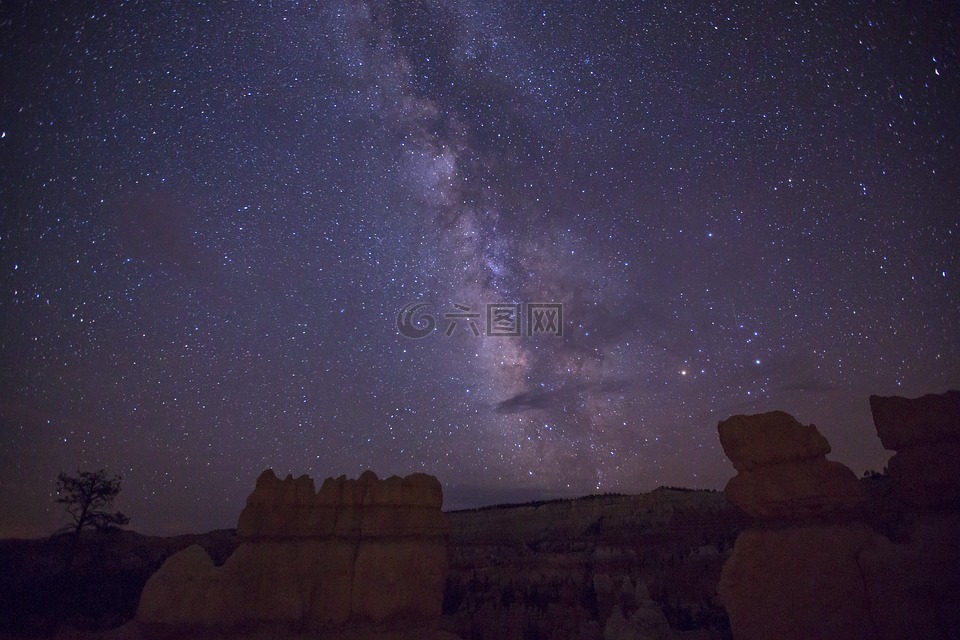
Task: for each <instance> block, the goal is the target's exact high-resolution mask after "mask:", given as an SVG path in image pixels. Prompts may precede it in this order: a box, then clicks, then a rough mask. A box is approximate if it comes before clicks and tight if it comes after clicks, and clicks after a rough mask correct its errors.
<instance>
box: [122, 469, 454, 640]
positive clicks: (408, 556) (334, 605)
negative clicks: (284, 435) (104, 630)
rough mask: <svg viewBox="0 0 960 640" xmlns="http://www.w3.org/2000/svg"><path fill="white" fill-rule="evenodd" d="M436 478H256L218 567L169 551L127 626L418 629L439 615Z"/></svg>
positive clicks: (189, 553)
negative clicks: (237, 540)
mask: <svg viewBox="0 0 960 640" xmlns="http://www.w3.org/2000/svg"><path fill="white" fill-rule="evenodd" d="M442 502H443V494H442V489H441V487H440V483H439V482H438V481H437V480H436V478H434V477H432V476H428V475H424V474H414V475H411V476H407V477H406V478H398V477H391V478H388V479H386V480H378V479H377V477H376V475H374V474H373V473H372V472H369V471H368V472H366V473H364V474H363V475H361V476H360V478H358V479H356V480H348V479H346V478H345V477H340V478H337V479H333V478H328V479H327V480H325V481H324V483H323V486H322V487H321V488H320V491H318V492H317V491H315V490H314V484H313V480H311V479H310V478H309V477H307V476H301V477H300V478H297V479H294V478H292V477H290V476H288V477H287V478H286V479H285V480H280V479H278V478H277V477H276V476H275V475H274V473H273V471H269V470H268V471H264V472H263V474H261V476H260V477H259V478H258V479H257V486H256V489H254V491H253V493H252V494H250V496H249V497H248V498H247V505H246V507H245V508H244V510H243V512H242V513H241V514H240V521H239V523H238V525H237V532H238V533H239V535H240V536H241V537H243V538H244V542H243V543H242V544H241V545H240V546H239V547H238V548H237V550H236V551H235V552H234V553H233V555H232V556H230V558H228V559H227V561H226V562H225V563H224V565H223V566H222V567H215V566H214V565H213V562H212V561H211V560H210V558H209V556H207V554H206V552H205V551H204V550H203V549H201V548H200V547H197V546H194V547H191V548H189V549H186V550H184V551H183V552H181V553H178V554H176V555H174V556H171V557H170V558H169V559H168V560H167V562H165V563H164V565H163V566H162V567H161V568H160V570H159V571H158V572H157V573H156V574H154V575H153V576H152V577H151V578H150V580H149V581H148V582H147V584H146V586H145V587H144V590H143V595H142V596H141V599H140V606H139V609H138V611H137V620H138V621H139V622H141V623H147V624H160V625H167V626H173V627H183V628H198V627H201V628H202V627H215V628H216V629H229V628H248V627H250V626H257V625H279V626H281V627H287V628H295V629H311V628H330V627H337V626H342V625H347V624H350V625H356V624H376V625H384V624H386V625H389V624H392V623H394V622H396V623H397V624H401V625H410V624H414V625H422V624H428V623H430V622H432V621H436V620H438V619H439V617H440V612H441V606H442V598H443V584H444V580H445V579H446V572H447V535H448V527H447V522H446V517H445V516H444V514H443V513H442V512H441V511H440V507H441V505H442Z"/></svg>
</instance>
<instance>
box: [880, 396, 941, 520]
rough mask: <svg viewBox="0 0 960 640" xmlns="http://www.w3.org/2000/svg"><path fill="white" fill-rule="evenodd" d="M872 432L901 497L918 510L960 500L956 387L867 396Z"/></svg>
mask: <svg viewBox="0 0 960 640" xmlns="http://www.w3.org/2000/svg"><path fill="white" fill-rule="evenodd" d="M870 410H871V411H872V412H873V422H874V424H875V425H876V427H877V435H879V436H880V442H881V443H882V444H883V447H884V448H885V449H891V450H893V451H896V454H895V455H894V456H893V457H892V458H890V462H889V463H888V466H889V469H890V475H891V477H892V478H893V480H894V485H895V487H896V489H897V491H898V492H899V493H900V495H901V497H902V498H903V500H904V501H905V502H907V503H908V504H910V505H912V506H914V507H918V508H929V507H936V506H940V505H954V506H955V505H957V504H958V503H960V391H948V392H946V393H943V394H929V395H925V396H923V397H922V398H916V399H914V400H911V399H908V398H901V397H899V396H890V397H881V396H870Z"/></svg>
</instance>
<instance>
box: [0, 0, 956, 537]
mask: <svg viewBox="0 0 960 640" xmlns="http://www.w3.org/2000/svg"><path fill="white" fill-rule="evenodd" d="M841 4H842V6H840V5H841ZM708 5H709V6H708ZM958 53H960V5H958V3H956V2H954V1H952V0H951V1H943V2H929V3H927V2H925V3H918V2H882V3H881V2H850V3H826V2H821V3H817V2H807V1H800V2H796V3H786V2H784V3H766V2H752V3H731V2H718V3H701V2H690V3H688V2H661V3H648V2H619V3H614V2H609V3H607V2H604V3H600V2H596V3H595V2H556V1H554V2H536V1H534V2H530V1H526V0H525V1H524V2H511V3H502V2H495V1H488V0H474V1H470V0H462V1H459V0H454V1H452V2H441V1H439V0H435V1H429V2H416V1H412V0H409V1H404V2H383V3H380V2H370V3H364V2H352V1H348V2H334V1H326V0H324V1H323V2H317V3H312V2H290V1H281V0H276V1H274V2H259V3H252V2H244V3H240V2H237V3H187V2H162V1H156V0H150V1H144V2H110V3H103V2H91V3H87V2H84V3H52V2H47V1H42V2H28V3H22V2H18V3H11V2H4V3H2V5H0V161H2V167H0V207H2V209H0V216H2V217H0V234H2V235H0V362H2V363H3V364H2V369H0V372H2V375H0V536H4V535H7V536H9V535H39V534H44V533H49V532H50V531H52V530H53V529H55V528H56V527H57V526H59V525H61V524H64V523H65V521H66V520H65V517H66V516H65V514H63V513H62V511H61V509H60V505H56V504H55V503H54V502H53V498H54V491H55V481H56V476H57V473H58V472H59V471H60V470H67V471H72V470H76V469H77V468H80V469H90V470H93V469H98V468H101V467H105V468H106V469H107V470H108V471H109V472H112V473H118V474H121V475H122V476H123V491H122V493H121V495H120V498H119V499H118V501H117V504H116V506H117V507H118V508H120V509H122V510H123V511H124V512H125V513H126V514H127V515H129V516H130V518H131V525H130V526H131V528H134V529H136V530H139V531H142V532H147V533H172V532H186V531H205V530H208V529H211V528H217V527H229V526H233V525H234V524H235V522H236V518H237V515H238V514H239V512H240V509H241V508H242V506H243V502H244V499H245V497H246V496H247V494H248V493H249V492H250V491H251V490H252V488H253V484H254V480H255V478H256V476H257V475H258V474H259V473H260V471H262V470H263V469H264V468H266V467H272V468H274V469H275V470H276V471H277V472H278V473H279V474H286V473H293V474H294V475H300V474H302V473H308V474H310V475H311V476H313V477H314V478H315V479H318V480H319V479H322V478H324V477H327V476H336V475H340V474H346V475H348V476H350V477H356V476H357V475H359V474H360V473H361V472H362V471H363V470H365V469H368V468H369V469H373V470H374V471H375V472H377V474H378V475H380V476H381V477H386V476H388V475H391V474H399V475H405V474H408V473H411V472H414V471H424V472H427V473H431V474H434V475H436V476H437V477H438V478H439V479H440V480H441V482H442V483H443V484H444V491H445V506H446V507H447V508H458V507H466V506H477V505H482V504H491V503H501V502H509V501H521V500H527V499H533V498H548V497H561V496H575V495H584V494H590V493H601V492H639V491H647V490H651V489H653V488H655V487H657V486H659V485H682V486H688V487H698V488H713V489H720V488H722V487H723V485H724V483H725V482H726V480H727V479H728V478H729V477H731V476H732V475H733V473H734V471H733V468H732V466H731V465H730V463H729V461H728V460H727V459H726V458H725V456H724V455H723V452H722V450H721V448H720V445H719V441H718V438H717V432H716V424H717V421H718V420H721V419H724V418H726V417H728V416H730V415H732V414H736V413H757V412H760V411H768V410H773V409H783V410H785V411H789V412H790V413H792V414H794V415H795V416H796V417H797V418H798V419H799V420H801V421H802V422H804V423H805V424H806V423H811V422H813V423H815V424H816V425H817V426H818V428H819V429H820V431H821V432H822V433H823V434H824V435H826V436H827V438H828V439H829V440H830V442H831V444H832V445H833V453H832V454H831V456H830V457H831V458H832V459H835V460H840V461H842V462H844V463H846V464H848V465H849V466H850V467H851V468H852V469H853V470H854V471H855V472H856V473H857V474H860V473H861V472H862V471H864V470H865V469H867V468H873V469H880V468H882V467H883V465H884V464H885V462H886V460H887V458H888V456H889V452H885V451H884V450H883V449H882V448H881V447H880V444H879V441H878V440H877V438H876V435H875V431H874V427H873V423H872V420H871V417H870V411H869V405H868V396H869V395H870V394H871V393H877V394H882V395H883V394H886V395H889V394H897V395H906V396H911V397H912V396H917V395H922V394H924V393H928V392H942V391H945V390H947V389H949V388H952V387H957V386H958V385H960V344H958V343H960V330H958V327H960V287H958V274H960V55H958ZM413 303H424V304H426V305H428V306H422V307H419V308H417V310H416V312H415V313H414V314H413V316H412V317H411V318H410V323H409V325H407V326H408V327H412V328H413V329H417V328H422V329H425V328H427V326H428V323H429V319H428V318H427V317H426V316H431V317H433V318H434V322H435V324H436V327H435V328H434V330H433V331H432V332H430V333H429V334H427V335H426V336H424V337H422V338H408V337H405V336H403V335H401V333H400V331H399V330H398V315H400V318H399V319H400V320H401V321H403V319H404V316H403V315H402V314H401V310H403V309H404V307H405V306H406V305H410V304H413ZM494 303H510V304H518V303H519V304H520V305H521V307H520V311H521V315H522V322H521V323H520V327H519V328H520V329H521V335H520V336H518V337H512V336H503V335H489V334H488V331H487V326H486V313H487V305H488V304H494ZM532 303H555V304H562V305H563V307H562V310H563V311H562V313H563V317H562V324H561V325H560V326H561V327H562V336H557V335H553V334H552V333H551V332H550V331H546V332H533V331H530V328H531V326H532V325H528V323H527V312H528V308H535V307H529V305H530V304H532ZM456 305H460V306H459V307H458V306H456ZM465 307H466V308H468V309H464V308H465ZM450 313H479V314H481V316H480V317H479V318H478V319H477V320H476V321H475V324H476V326H477V329H478V333H479V334H480V335H475V334H474V332H473V330H472V329H471V327H470V326H469V321H470V319H458V320H457V321H456V322H457V324H456V325H454V326H453V332H452V334H451V335H449V336H448V335H446V330H447V328H448V326H449V324H450V321H449V320H448V319H446V318H445V317H444V316H445V315H446V314H450ZM401 323H402V322H401ZM494 329H496V326H494ZM530 334H533V335H530Z"/></svg>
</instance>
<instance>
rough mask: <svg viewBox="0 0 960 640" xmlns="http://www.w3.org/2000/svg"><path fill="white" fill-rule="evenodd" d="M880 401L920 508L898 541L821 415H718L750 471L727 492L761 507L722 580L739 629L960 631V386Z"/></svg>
mask: <svg viewBox="0 0 960 640" xmlns="http://www.w3.org/2000/svg"><path fill="white" fill-rule="evenodd" d="M870 404H871V408H872V409H873V415H874V420H875V422H876V426H877V431H878V433H879V435H880V437H881V441H882V442H883V444H884V446H886V447H887V448H893V449H895V450H896V451H897V454H896V455H895V456H894V457H893V458H892V459H891V461H890V465H889V466H890V472H891V476H892V481H893V484H894V488H895V490H896V492H897V493H898V494H899V495H901V496H902V497H903V500H904V502H905V503H906V504H907V505H908V508H909V511H904V513H903V518H904V521H905V522H907V523H908V526H907V532H906V536H905V538H904V539H899V538H898V539H897V541H896V542H895V541H894V540H891V539H889V538H887V537H885V536H884V535H882V534H881V533H879V532H878V531H876V530H874V529H872V528H870V527H869V526H867V525H866V524H865V522H863V521H862V518H861V517H860V515H861V514H860V513H859V512H858V509H859V505H860V504H861V502H862V499H863V496H862V493H861V492H860V488H859V484H858V482H857V480H856V479H855V477H854V476H853V473H852V472H851V471H850V470H849V469H847V468H846V467H844V466H843V465H840V464H839V463H836V462H830V461H828V460H826V458H825V457H824V455H825V454H826V453H828V452H829V451H830V447H829V444H828V443H827V442H826V440H825V439H824V438H823V437H822V436H821V435H820V434H819V433H818V432H817V431H816V428H815V427H813V426H812V425H811V426H809V427H804V426H803V425H801V424H800V423H798V422H797V421H796V420H794V419H793V418H792V417H791V416H789V415H788V414H786V413H783V412H772V413H767V414H761V415H756V416H734V417H732V418H730V419H729V420H726V421H724V422H721V423H720V424H719V425H718V430H719V432H720V441H721V444H722V445H723V449H724V452H725V453H726V454H727V456H728V457H729V458H730V459H731V461H732V462H733V465H734V467H735V468H736V469H737V471H738V472H739V473H738V474H737V476H735V477H734V478H732V479H731V480H730V482H729V483H728V485H727V488H726V494H727V497H728V499H729V500H730V501H731V502H732V503H733V504H735V505H737V506H738V507H740V508H741V509H743V510H744V511H745V512H747V513H748V514H749V515H750V516H752V517H753V518H754V522H753V524H752V525H751V526H750V527H749V528H748V529H747V530H745V531H744V532H742V533H741V534H740V536H739V537H738V538H737V542H736V544H735V546H734V552H733V554H732V555H731V557H730V558H729V560H728V561H727V563H726V564H725V565H724V567H723V572H722V575H721V578H720V584H719V585H718V591H719V594H720V597H721V599H722V600H723V602H724V605H725V606H726V608H727V613H728V614H729V617H730V623H731V627H732V629H733V632H734V637H736V638H738V640H744V639H750V638H779V639H791V638H798V639H799V638H821V639H828V638H838V639H839V638H884V639H889V640H893V639H902V638H938V639H944V640H946V639H947V638H953V637H956V633H957V630H958V629H960V515H958V513H957V510H956V508H957V504H958V496H960V480H958V478H960V475H958V472H960V467H958V461H960V450H958V449H957V447H958V446H960V392H956V391H952V392H948V393H946V394H943V395H940V396H924V397H923V398H919V399H916V400H907V399H905V398H878V397H876V396H874V397H871V398H870ZM898 508H900V509H902V506H901V507H898Z"/></svg>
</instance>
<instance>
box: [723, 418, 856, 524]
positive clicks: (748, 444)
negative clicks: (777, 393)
mask: <svg viewBox="0 0 960 640" xmlns="http://www.w3.org/2000/svg"><path fill="white" fill-rule="evenodd" d="M717 430H718V431H719V432H720V444H721V445H722V446H723V451H724V453H726V454H727V457H728V458H730V460H731V461H732V462H733V466H734V468H735V469H736V470H737V471H739V473H738V474H737V475H736V476H734V477H733V478H732V479H731V480H730V482H729V483H727V488H726V490H725V493H726V494H727V498H728V499H729V500H730V502H732V503H733V504H735V505H736V506H738V507H739V508H740V509H742V510H743V511H744V512H746V513H747V515H749V516H751V517H753V518H756V519H760V520H779V519H782V520H796V519H802V518H809V517H819V516H829V515H831V514H836V513H841V512H845V511H851V510H853V509H856V508H857V507H858V506H860V505H861V503H862V502H863V492H862V490H861V488H860V485H859V483H858V482H857V477H856V475H854V473H853V471H851V470H850V469H848V468H847V467H846V466H844V465H842V464H840V463H839V462H831V461H829V460H827V459H826V457H825V456H826V454H828V453H830V444H829V443H828V442H827V439H826V438H824V437H823V436H822V435H820V432H818V431H817V428H816V427H815V426H813V425H812V424H811V425H807V426H804V425H802V424H800V423H799V422H797V421H796V419H794V417H793V416H791V415H790V414H789V413H784V412H783V411H772V412H770V413H761V414H757V415H752V416H733V417H732V418H729V419H727V420H724V421H723V422H721V423H720V424H719V425H718V426H717Z"/></svg>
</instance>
